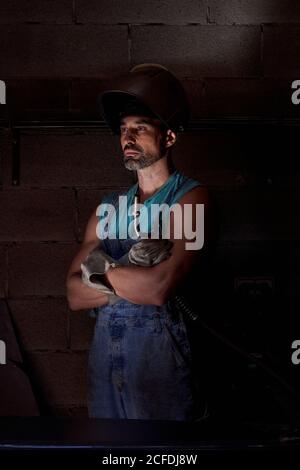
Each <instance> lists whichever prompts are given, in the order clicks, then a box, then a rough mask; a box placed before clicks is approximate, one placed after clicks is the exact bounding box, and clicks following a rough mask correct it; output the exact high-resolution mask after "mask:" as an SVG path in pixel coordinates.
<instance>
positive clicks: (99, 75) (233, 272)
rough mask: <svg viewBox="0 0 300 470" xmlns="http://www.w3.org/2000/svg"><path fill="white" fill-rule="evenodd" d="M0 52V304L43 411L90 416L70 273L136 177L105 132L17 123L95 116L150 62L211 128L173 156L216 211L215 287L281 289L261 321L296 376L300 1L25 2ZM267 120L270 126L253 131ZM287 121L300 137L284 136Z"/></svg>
mask: <svg viewBox="0 0 300 470" xmlns="http://www.w3.org/2000/svg"><path fill="white" fill-rule="evenodd" d="M0 44H1V54H0V79H2V80H5V81H6V84H7V102H8V105H7V108H8V109H7V112H8V117H9V120H8V121H7V122H4V123H3V126H2V129H1V130H0V132H1V133H0V152H1V154H0V167H1V174H0V183H1V191H0V208H1V225H0V259H1V264H0V294H1V297H2V298H6V299H7V300H8V304H9V307H10V309H11V312H12V316H13V320H14V323H15V327H16V331H17V335H18V338H19V341H20V345H21V346H22V349H23V351H24V352H25V353H26V355H27V360H28V362H29V364H30V365H31V371H32V377H31V378H32V380H33V381H34V382H35V383H36V384H37V386H38V389H39V390H40V394H41V396H42V397H43V400H44V403H45V413H51V414H57V415H60V414H63V415H66V414H70V415H74V414H85V413H86V408H85V406H86V398H85V397H86V383H85V373H86V359H87V351H88V348H89V343H90V340H91V334H92V329H93V320H92V319H90V318H88V317H87V315H86V312H77V313H71V312H70V311H69V310H68V307H67V302H66V299H65V276H66V273H67V269H68V267H69V264H70V262H71V260H72V258H73V256H74V254H75V253H76V251H77V249H78V247H79V243H80V241H81V240H82V236H83V233H84V229H85V225H86V222H87V220H88V217H89V216H90V214H91V212H92V211H93V210H95V208H96V207H97V205H98V204H99V202H100V201H101V198H102V196H103V195H104V194H105V193H107V192H109V191H110V190H112V189H116V188H125V187H128V186H130V185H131V184H132V183H133V181H134V180H133V175H132V174H131V173H129V172H127V171H126V170H125V169H124V168H123V166H122V164H121V159H120V151H119V144H118V141H117V140H116V139H115V138H114V137H113V136H112V135H111V134H110V133H109V132H108V131H107V130H105V129H104V130H100V129H91V128H86V129H83V128H82V127H80V126H79V125H78V126H77V127H76V126H75V127H74V128H73V129H70V128H68V129H67V128H64V129H55V128H52V129H48V128H45V127H44V128H42V129H39V128H32V129H23V130H18V129H17V127H16V126H17V124H18V123H20V121H37V120H38V121H42V124H43V122H46V121H49V120H54V121H55V120H73V121H74V120H75V121H77V120H78V121H80V120H81V121H85V120H99V115H98V110H97V105H96V97H97V95H98V93H99V92H100V91H101V89H103V88H104V87H106V86H109V82H110V78H111V77H112V76H114V75H117V74H119V73H124V72H125V71H127V70H128V69H129V68H130V67H132V66H133V65H136V64H138V63H140V62H158V63H162V64H164V65H166V66H168V67H170V69H171V70H172V71H174V72H175V73H176V74H177V75H178V77H180V78H181V80H182V82H183V85H184V87H185V90H186V92H187V95H188V98H189V102H190V106H191V114H192V121H195V122H198V121H199V122H200V123H201V122H205V125H203V126H202V127H201V125H200V126H198V128H197V129H198V130H197V129H196V128H195V129H192V128H190V129H189V131H188V132H186V133H185V134H183V135H181V136H180V137H179V140H178V143H177V144H176V148H174V160H175V163H176V165H177V166H178V168H179V169H182V170H183V171H184V172H185V173H186V174H188V175H189V176H192V177H195V178H198V179H199V180H201V181H202V182H203V183H204V184H206V185H207V186H208V187H209V188H210V189H211V191H212V193H213V194H214V196H215V199H216V201H217V204H218V206H219V210H220V222H221V228H220V238H219V242H218V247H217V253H216V257H215V259H214V261H213V264H212V267H211V269H212V271H213V274H214V279H215V283H216V285H215V289H216V291H217V292H221V293H222V295H224V296H228V297H230V296H231V295H233V292H234V280H235V279H236V278H238V277H242V276H267V277H268V278H272V279H274V294H275V296H277V297H278V301H276V302H274V304H273V303H272V309H273V313H274V314H273V315H270V310H268V316H267V317H266V318H267V319H268V321H269V320H270V319H271V320H270V321H272V325H273V327H271V326H270V328H268V326H267V327H266V323H265V322H266V318H265V320H264V327H266V330H264V331H266V335H267V337H266V343H267V344H268V345H269V347H271V346H272V354H273V355H274V357H276V358H277V359H278V361H279V363H280V364H281V365H282V366H283V367H285V368H286V369H288V368H289V367H290V349H289V348H290V344H291V343H292V341H293V340H294V339H296V338H297V336H299V335H298V333H297V331H299V321H298V320H297V315H296V312H297V308H298V304H299V302H298V297H299V296H298V290H299V288H298V286H299V280H300V271H299V258H300V253H299V247H298V240H299V236H300V228H299V223H298V220H297V214H298V212H299V199H300V198H299V196H300V192H299V187H298V186H299V185H298V180H299V168H298V163H297V145H298V127H297V124H298V120H297V119H298V118H299V109H298V107H297V106H294V105H292V104H291V99H290V95H291V82H292V81H293V80H295V79H300V65H299V52H300V50H299V49H300V4H299V2H298V1H297V0H294V1H293V0H290V1H288V0H228V1H226V2H225V1H222V0H202V1H201V0H197V1H196V0H186V1H182V0H180V1H179V0H178V1H177V0H172V1H170V0H165V1H162V0H149V1H146V0H145V1H143V2H141V1H139V0H134V1H129V0H128V1H127V0H113V1H112V0H110V1H108V0H99V1H96V0H74V1H73V0H63V1H56V0H55V1H54V0H52V1H47V0H42V1H34V2H27V1H25V0H24V1H21V0H14V1H10V2H2V3H1V5H0ZM0 111H1V110H0ZM263 119H265V120H268V123H269V124H264V123H262V122H260V123H258V124H256V125H255V124H251V125H250V124H249V125H245V124H243V122H245V121H246V122H248V121H251V120H253V121H255V120H258V121H260V120H263ZM289 119H290V120H293V126H290V127H288V126H287V125H283V124H291V122H290V121H289ZM247 120H248V121H247ZM230 122H231V124H230V125H229V123H230ZM232 122H234V123H232ZM264 122H265V121H264ZM272 122H274V124H273V125H272ZM196 127H197V126H196ZM16 137H17V138H19V142H20V147H19V162H18V161H16V160H14V159H15V158H16V154H15V153H14V151H13V147H14V146H13V143H14V140H15V139H16ZM15 166H17V167H19V184H17V185H15V184H13V182H12V180H13V174H14V170H15ZM220 295H221V294H220ZM216 297H217V296H216ZM277 297H276V298H277ZM220 299H221V297H220ZM272 302H273V301H272ZM224 305H225V308H224ZM222 307H223V308H222ZM268 308H269V309H270V307H268ZM230 309H231V306H230V304H229V305H227V306H226V304H224V302H223V301H221V307H220V308H219V307H217V309H216V312H215V318H214V319H213V321H215V322H217V323H218V325H219V327H222V326H224V324H226V323H228V324H230V325H231V328H232V331H233V330H234V331H236V332H237V334H238V331H240V330H239V329H238V328H239V327H241V328H244V329H245V328H246V329H247V328H248V329H249V331H252V328H253V331H254V330H255V328H254V327H253V325H254V322H257V323H256V325H257V329H259V327H260V322H262V319H261V317H259V315H258V312H257V311H255V312H252V313H253V315H251V312H249V310H247V309H246V308H244V306H242V307H241V306H240V307H239V309H238V311H235V313H236V314H237V315H236V317H234V316H232V311H231V313H230ZM262 315H263V313H262ZM266 315H267V314H266ZM232 318H234V320H232ZM241 318H244V320H245V322H244V325H242V321H241ZM274 325H275V326H274ZM275 327H276V328H277V329H276V328H275ZM297 328H298V330H297ZM253 335H254V336H253V338H252V341H253V348H254V349H255V347H258V346H257V345H255V335H256V333H255V332H254V333H253ZM280 335H281V336H280ZM270 345H271V346H270ZM294 373H295V366H294V369H293V368H291V371H290V374H291V375H293V374H294Z"/></svg>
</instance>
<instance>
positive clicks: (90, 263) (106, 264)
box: [81, 246, 118, 276]
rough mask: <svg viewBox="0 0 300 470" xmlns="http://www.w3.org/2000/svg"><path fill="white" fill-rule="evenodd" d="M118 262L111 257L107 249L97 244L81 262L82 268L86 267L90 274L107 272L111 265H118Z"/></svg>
mask: <svg viewBox="0 0 300 470" xmlns="http://www.w3.org/2000/svg"><path fill="white" fill-rule="evenodd" d="M116 266H118V263H116V261H115V260H114V259H113V258H111V257H110V256H109V255H108V254H107V253H105V251H103V250H101V248H99V246H96V248H94V249H93V250H92V251H91V252H90V253H89V254H88V256H87V257H86V259H85V260H84V262H83V263H81V270H83V269H85V270H86V272H88V273H89V275H90V276H92V275H93V274H95V275H97V274H99V275H102V274H105V273H106V272H107V271H108V270H109V268H110V267H116Z"/></svg>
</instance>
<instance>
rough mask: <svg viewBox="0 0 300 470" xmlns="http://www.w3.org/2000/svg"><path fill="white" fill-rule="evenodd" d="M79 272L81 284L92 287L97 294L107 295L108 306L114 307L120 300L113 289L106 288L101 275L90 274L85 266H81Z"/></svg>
mask: <svg viewBox="0 0 300 470" xmlns="http://www.w3.org/2000/svg"><path fill="white" fill-rule="evenodd" d="M81 271H82V277H81V279H82V282H83V283H84V284H85V285H86V286H88V287H92V288H93V289H95V290H97V291H98V292H100V293H102V294H107V295H108V304H109V305H114V304H115V303H116V302H118V301H119V300H121V297H119V296H118V295H117V294H116V293H115V292H114V290H113V289H111V288H109V287H108V286H106V285H105V284H104V283H103V282H102V280H101V278H102V277H103V275H99V274H90V272H89V270H88V268H87V267H86V265H85V264H82V265H81Z"/></svg>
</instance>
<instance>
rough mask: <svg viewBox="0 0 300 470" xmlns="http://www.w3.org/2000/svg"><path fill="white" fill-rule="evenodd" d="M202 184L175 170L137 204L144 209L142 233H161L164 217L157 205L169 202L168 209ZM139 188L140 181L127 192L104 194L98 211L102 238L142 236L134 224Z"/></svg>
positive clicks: (140, 219)
mask: <svg viewBox="0 0 300 470" xmlns="http://www.w3.org/2000/svg"><path fill="white" fill-rule="evenodd" d="M200 185H201V183H200V182H199V181H197V180H195V179H192V178H189V177H187V176H185V175H184V174H183V173H181V172H180V171H178V170H175V171H174V172H173V173H172V174H171V175H170V176H169V178H168V179H167V181H166V182H165V183H164V184H163V185H162V186H161V187H160V188H159V189H158V190H157V191H156V192H155V193H154V194H153V195H152V196H150V197H149V198H148V199H146V200H145V201H144V202H143V204H141V205H139V207H137V209H140V216H139V225H140V231H141V233H148V234H150V233H151V232H155V233H157V234H158V235H160V234H161V230H162V227H161V226H159V227H156V226H155V225H156V224H158V225H160V224H161V219H159V218H158V217H157V214H158V212H156V211H155V210H153V209H154V208H155V207H156V209H157V211H158V207H159V206H161V205H163V204H166V206H165V207H166V210H169V209H170V208H171V207H172V205H173V204H175V203H177V202H178V201H179V200H180V199H181V198H182V197H183V196H184V194H186V193H187V192H188V191H190V190H191V189H193V188H195V187H197V186H200ZM137 190H138V183H135V184H134V185H133V186H131V187H130V188H129V189H128V191H127V192H123V193H116V192H114V193H110V194H108V195H107V196H106V197H104V198H103V200H102V203H101V205H100V206H99V207H98V209H97V215H98V216H99V224H98V227H97V234H98V237H99V238H100V239H101V240H105V239H106V240H107V239H120V240H122V239H128V238H131V239H136V238H137V237H138V235H137V234H136V232H135V231H134V227H133V220H134V214H133V205H134V197H135V195H136V193H137ZM167 208H169V209H167ZM157 238H158V237H157Z"/></svg>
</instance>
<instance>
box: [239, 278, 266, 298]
mask: <svg viewBox="0 0 300 470" xmlns="http://www.w3.org/2000/svg"><path fill="white" fill-rule="evenodd" d="M234 290H235V292H236V293H237V294H239V295H243V296H245V297H251V298H258V297H266V296H270V295H272V294H273V291H274V278H273V277H272V276H268V277H265V276H247V277H246V276H245V277H244V276H243V277H236V278H235V279H234Z"/></svg>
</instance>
